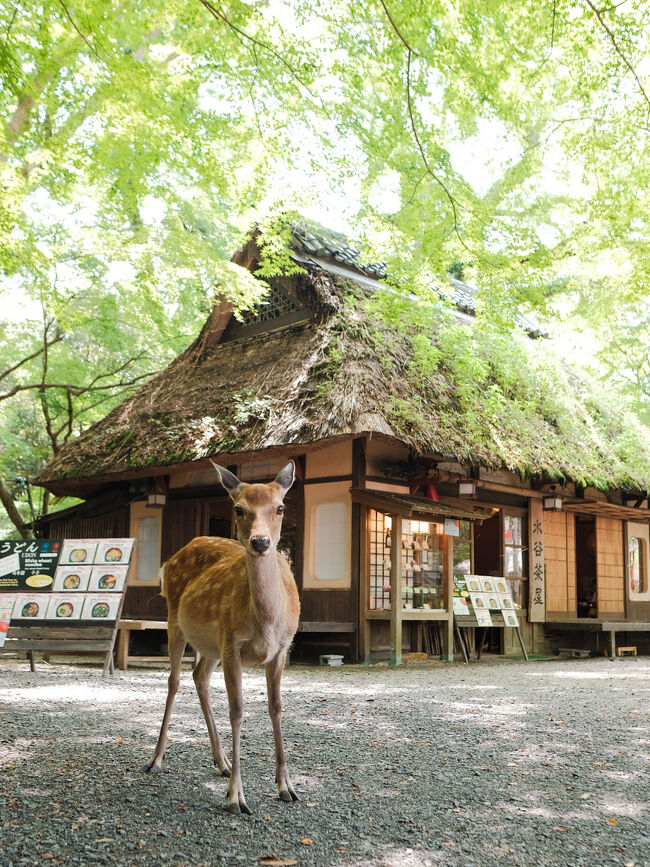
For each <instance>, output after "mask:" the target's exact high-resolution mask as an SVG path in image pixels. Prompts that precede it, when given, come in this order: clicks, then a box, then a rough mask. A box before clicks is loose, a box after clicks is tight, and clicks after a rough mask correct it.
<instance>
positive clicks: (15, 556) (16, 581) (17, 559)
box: [0, 539, 63, 593]
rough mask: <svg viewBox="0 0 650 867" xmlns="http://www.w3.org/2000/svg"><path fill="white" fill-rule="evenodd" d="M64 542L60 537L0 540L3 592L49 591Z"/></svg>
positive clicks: (0, 567) (1, 590) (0, 578)
mask: <svg viewBox="0 0 650 867" xmlns="http://www.w3.org/2000/svg"><path fill="white" fill-rule="evenodd" d="M62 544H63V543H62V541H61V539H27V540H16V539H5V540H2V541H0V593H2V592H5V591H15V590H25V591H27V592H29V593H34V592H36V593H38V592H46V593H47V592H48V591H50V590H51V589H52V581H53V580H54V573H55V571H56V567H57V563H58V561H59V555H60V553H61V546H62Z"/></svg>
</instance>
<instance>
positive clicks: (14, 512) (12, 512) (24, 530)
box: [0, 476, 34, 539]
mask: <svg viewBox="0 0 650 867" xmlns="http://www.w3.org/2000/svg"><path fill="white" fill-rule="evenodd" d="M0 501H1V502H2V505H3V506H4V507H5V511H6V512H7V514H8V515H9V519H10V521H11V523H12V524H13V525H14V527H15V528H16V529H17V530H18V532H19V533H20V535H21V536H22V537H23V539H33V538H34V533H33V532H32V530H30V528H29V527H28V526H27V524H26V523H25V521H24V520H23V517H22V515H21V514H20V512H19V511H18V509H17V508H16V504H15V503H14V498H13V497H12V496H11V492H10V491H9V489H8V488H7V486H6V484H5V480H4V479H3V478H2V476H0Z"/></svg>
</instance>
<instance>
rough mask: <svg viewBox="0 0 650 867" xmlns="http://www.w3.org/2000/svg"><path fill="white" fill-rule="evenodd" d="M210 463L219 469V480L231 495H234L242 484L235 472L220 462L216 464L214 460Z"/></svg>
mask: <svg viewBox="0 0 650 867" xmlns="http://www.w3.org/2000/svg"><path fill="white" fill-rule="evenodd" d="M210 463H211V464H212V466H213V467H214V468H215V470H216V471H217V475H218V476H219V481H220V482H221V484H222V485H223V486H224V488H225V489H226V490H227V491H228V493H229V494H230V496H232V494H233V492H234V491H236V490H237V488H238V487H239V486H240V485H241V482H240V481H239V479H238V478H237V476H236V475H235V474H234V473H231V472H230V470H227V469H226V468H225V467H220V466H219V464H215V462H214V461H210Z"/></svg>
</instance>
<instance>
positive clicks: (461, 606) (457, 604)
mask: <svg viewBox="0 0 650 867" xmlns="http://www.w3.org/2000/svg"><path fill="white" fill-rule="evenodd" d="M452 611H453V612H454V614H455V616H456V617H466V616H469V615H470V614H471V611H470V608H469V591H468V589H467V582H466V581H465V578H464V576H461V575H454V595H453V597H452Z"/></svg>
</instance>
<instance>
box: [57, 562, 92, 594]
mask: <svg viewBox="0 0 650 867" xmlns="http://www.w3.org/2000/svg"><path fill="white" fill-rule="evenodd" d="M92 570H93V567H92V566H59V568H58V569H57V570H56V575H55V576H54V584H53V586H52V590H54V591H55V592H66V591H67V592H71V593H75V592H76V593H83V591H84V590H87V589H88V582H89V581H90V574H91V572H92Z"/></svg>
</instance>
